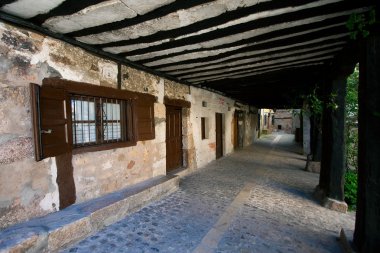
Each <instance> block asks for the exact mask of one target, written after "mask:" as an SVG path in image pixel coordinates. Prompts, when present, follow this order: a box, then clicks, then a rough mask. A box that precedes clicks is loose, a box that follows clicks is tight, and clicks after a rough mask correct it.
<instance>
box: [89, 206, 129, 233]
mask: <svg viewBox="0 0 380 253" xmlns="http://www.w3.org/2000/svg"><path fill="white" fill-rule="evenodd" d="M128 210H129V202H128V201H126V200H121V201H118V202H115V203H113V204H111V205H108V206H106V207H104V208H101V209H99V210H96V211H94V212H93V213H92V214H91V215H90V222H91V226H92V230H93V231H98V230H100V229H102V228H103V227H105V226H108V225H110V224H113V223H115V222H117V221H119V220H121V219H122V218H123V217H124V216H125V215H127V214H128Z"/></svg>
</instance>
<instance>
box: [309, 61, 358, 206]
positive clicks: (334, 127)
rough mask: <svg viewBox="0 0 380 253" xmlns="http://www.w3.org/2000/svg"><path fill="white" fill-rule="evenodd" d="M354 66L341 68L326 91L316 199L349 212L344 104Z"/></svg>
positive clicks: (336, 69)
mask: <svg viewBox="0 0 380 253" xmlns="http://www.w3.org/2000/svg"><path fill="white" fill-rule="evenodd" d="M354 67H355V64H354V63H352V64H347V63H346V64H345V65H339V66H337V67H336V68H335V69H334V72H335V73H336V74H335V76H333V77H332V78H331V81H330V82H329V83H327V84H326V86H325V89H324V108H323V126H322V162H321V173H320V179H319V186H318V187H317V191H316V193H318V194H317V196H318V197H319V198H320V199H321V200H322V204H323V205H324V206H325V207H327V208H330V209H333V210H336V211H339V212H346V211H347V204H346V203H345V202H344V175H345V170H346V164H345V162H346V159H345V156H346V149H345V104H346V103H345V101H346V86H347V77H348V76H349V74H351V73H352V71H353V69H354Z"/></svg>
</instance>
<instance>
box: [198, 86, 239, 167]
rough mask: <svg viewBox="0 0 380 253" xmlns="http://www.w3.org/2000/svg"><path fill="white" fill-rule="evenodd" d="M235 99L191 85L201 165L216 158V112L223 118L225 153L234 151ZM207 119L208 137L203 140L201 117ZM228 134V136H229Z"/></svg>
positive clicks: (199, 164) (199, 162)
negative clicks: (232, 137)
mask: <svg viewBox="0 0 380 253" xmlns="http://www.w3.org/2000/svg"><path fill="white" fill-rule="evenodd" d="M233 104H234V101H233V100H231V99H228V98H226V97H224V96H221V95H219V94H216V93H213V92H210V91H205V90H202V89H198V88H195V87H191V106H192V113H191V122H192V125H193V134H194V146H195V150H196V157H197V159H196V160H197V163H198V166H199V167H202V166H204V165H206V164H207V163H209V162H211V161H212V160H215V157H216V130H215V123H216V119H215V113H221V114H222V119H223V128H224V129H223V131H222V132H223V154H229V153H231V152H232V151H233V143H232V140H231V138H230V136H231V135H232V131H231V122H232V120H233V114H234V107H233ZM228 109H230V110H228ZM202 117H204V118H205V119H206V138H205V139H203V140H202V133H201V118H202ZM227 136H228V137H227Z"/></svg>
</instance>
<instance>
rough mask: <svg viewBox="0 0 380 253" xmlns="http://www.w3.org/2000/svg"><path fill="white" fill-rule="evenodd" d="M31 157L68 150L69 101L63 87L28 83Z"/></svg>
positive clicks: (69, 149) (38, 158) (62, 152)
mask: <svg viewBox="0 0 380 253" xmlns="http://www.w3.org/2000/svg"><path fill="white" fill-rule="evenodd" d="M31 94H32V112H33V130H34V143H35V158H36V160H37V161H40V160H42V159H44V158H47V157H52V156H57V155H60V154H64V153H67V152H70V151H71V126H70V125H69V122H71V121H70V118H69V116H70V115H71V114H70V111H69V109H70V105H69V102H68V99H67V95H66V91H65V90H64V89H58V88H52V87H40V86H39V85H36V84H31Z"/></svg>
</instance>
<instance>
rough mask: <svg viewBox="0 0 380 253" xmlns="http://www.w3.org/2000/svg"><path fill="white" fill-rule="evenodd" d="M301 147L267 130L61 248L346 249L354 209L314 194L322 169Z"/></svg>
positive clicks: (179, 250)
mask: <svg viewBox="0 0 380 253" xmlns="http://www.w3.org/2000/svg"><path fill="white" fill-rule="evenodd" d="M299 153H300V148H299V147H298V146H296V145H295V144H294V137H293V136H292V135H286V134H273V135H267V136H264V137H263V138H262V139H260V140H258V141H257V142H256V143H255V144H254V145H253V146H251V147H248V148H244V149H242V150H239V151H237V152H235V153H233V154H232V155H230V156H228V157H223V158H221V159H219V160H217V161H215V162H212V163H211V164H209V165H208V166H206V167H205V168H202V169H200V170H199V171H197V172H196V173H194V174H191V175H189V176H187V177H185V178H183V179H181V182H180V189H179V190H178V191H177V192H175V193H173V194H171V195H170V196H169V197H166V198H164V199H162V200H160V201H157V202H154V203H152V204H150V205H149V206H146V207H144V208H143V209H141V210H140V211H138V212H136V213H134V214H132V215H129V216H127V217H126V218H125V219H123V220H121V221H119V222H117V223H115V224H113V225H111V226H109V227H107V228H106V229H104V230H102V231H100V232H99V233H97V234H94V235H92V236H90V237H88V238H87V239H85V240H83V241H80V242H79V243H77V244H76V245H73V246H71V248H68V249H66V250H64V251H63V252H131V253H135V252H136V253H137V252H175V253H185V252H233V253H235V252H242V253H243V252H244V253H248V252H308V253H310V252H341V249H340V245H339V242H338V241H337V238H338V234H339V231H340V229H341V228H342V227H343V228H345V230H348V231H352V230H353V228H354V214H353V213H348V214H341V213H338V212H335V211H331V210H328V209H325V208H323V207H321V206H320V205H319V204H318V203H316V202H315V201H314V200H313V198H312V197H311V194H312V191H313V190H314V188H315V186H316V185H317V184H318V178H319V175H318V174H314V173H310V172H305V171H303V168H304V167H305V163H306V161H305V157H304V156H302V155H299Z"/></svg>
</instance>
